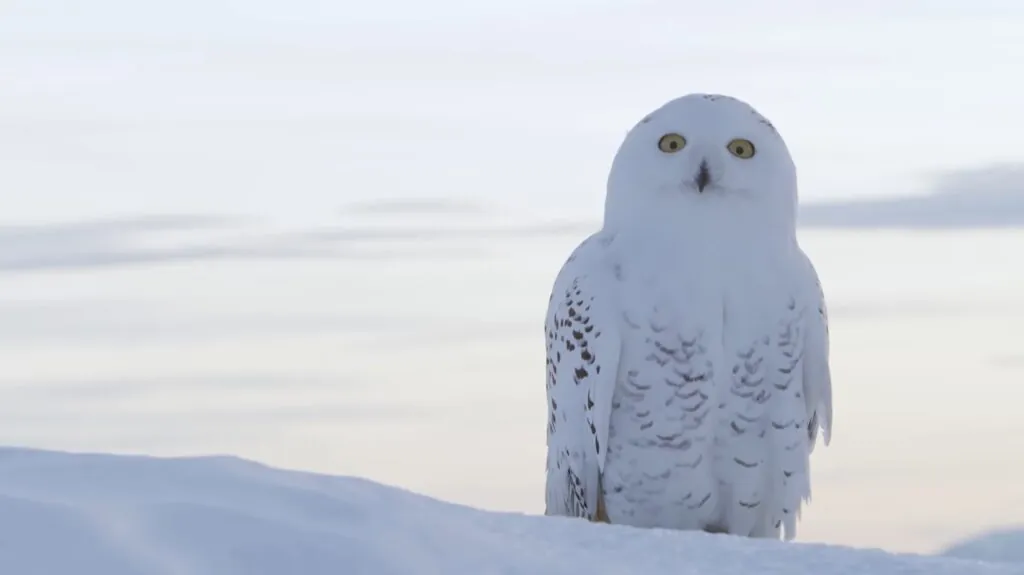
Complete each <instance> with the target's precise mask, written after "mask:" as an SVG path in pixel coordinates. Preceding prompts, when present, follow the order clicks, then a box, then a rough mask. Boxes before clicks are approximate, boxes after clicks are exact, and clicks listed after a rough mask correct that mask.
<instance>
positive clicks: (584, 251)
mask: <svg viewBox="0 0 1024 575" xmlns="http://www.w3.org/2000/svg"><path fill="white" fill-rule="evenodd" d="M608 243H609V239H608V238H607V237H605V236H603V235H602V234H601V233H598V234H595V235H593V236H591V237H590V238H588V239H587V240H585V241H584V242H583V243H582V244H580V246H579V247H578V248H576V250H575V251H574V252H573V254H572V255H571V256H569V259H568V260H567V261H566V263H565V264H564V265H563V266H562V270H561V271H560V272H559V274H558V277H557V279H556V280H555V284H554V288H553V289H552V292H551V298H550V300H549V303H548V310H547V320H546V322H545V331H546V338H547V399H548V430H547V445H548V457H547V487H546V497H545V499H546V508H545V514H546V515H562V516H570V517H585V518H587V519H590V520H594V519H597V518H598V507H599V504H598V501H599V494H600V490H601V487H600V478H601V472H602V471H603V469H604V461H605V449H606V447H607V444H608V423H609V417H610V414H611V408H612V392H613V391H614V389H615V379H616V372H617V368H618V363H619V355H620V351H621V339H620V333H619V329H618V328H619V326H618V319H619V316H618V314H617V313H616V311H615V310H616V309H617V306H616V303H615V301H614V299H613V297H614V292H613V291H612V289H611V288H612V286H613V284H614V282H615V281H616V280H615V276H614V272H613V270H612V268H611V267H610V266H609V265H608V263H607V260H606V258H605V257H604V256H605V251H606V250H607V246H608Z"/></svg>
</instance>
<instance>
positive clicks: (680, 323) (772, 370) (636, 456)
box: [545, 94, 832, 540]
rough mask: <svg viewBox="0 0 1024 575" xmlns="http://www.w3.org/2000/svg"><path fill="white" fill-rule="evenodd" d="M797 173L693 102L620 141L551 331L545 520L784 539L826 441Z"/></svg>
mask: <svg viewBox="0 0 1024 575" xmlns="http://www.w3.org/2000/svg"><path fill="white" fill-rule="evenodd" d="M796 207H797V183H796V168H795V166H794V164H793V161H792V159H791V158H790V155H789V152H788V150H787V148H786V145H785V143H784V142H783V141H782V138H781V137H780V135H779V134H778V132H777V131H776V129H775V128H774V127H773V126H772V124H771V123H770V122H769V121H768V120H766V119H765V118H764V117H763V116H761V114H759V113H758V112H757V111H756V110H754V109H753V108H752V107H750V106H749V105H748V104H746V103H744V102H742V101H740V100H737V99H735V98H732V97H728V96H720V95H710V94H690V95H687V96H683V97H681V98H677V99H675V100H672V101H670V102H668V103H667V104H665V105H663V106H662V107H661V108H659V109H658V110H656V111H654V112H652V113H651V114H650V115H648V116H647V117H645V118H644V119H643V120H642V121H640V123H638V124H637V125H636V126H634V127H633V128H632V129H631V130H630V131H629V133H628V134H627V135H626V137H625V140H624V141H623V143H622V145H621V146H620V148H619V150H618V152H617V153H616V155H615V158H614V160H613V162H612V166H611V171H610V174H609V176H608V186H607V194H606V197H605V205H604V224H603V227H602V229H601V230H600V231H598V232H597V233H595V234H594V235H592V236H590V237H589V238H587V239H586V240H585V241H583V243H581V244H580V245H579V246H578V247H577V248H576V250H575V251H574V252H573V253H572V255H570V256H569V258H568V260H567V261H566V262H565V264H564V265H563V267H562V269H561V271H560V272H559V273H558V276H557V278H556V279H555V283H554V288H553V290H552V293H551V298H550V300H549V303H548V311H547V317H546V326H545V327H546V329H545V331H546V338H547V400H548V405H547V410H548V420H547V446H548V454H547V485H546V494H545V495H546V511H545V513H546V514H547V515H561V516H572V517H584V518H587V519H589V520H591V521H602V522H609V523H616V524H624V525H632V526H635V527H660V528H666V529H687V530H704V531H708V532H716V533H730V534H734V535H742V536H748V537H767V538H779V537H784V538H785V539H786V540H790V539H792V538H793V537H795V535H796V523H797V517H798V515H799V513H800V509H801V506H802V504H803V502H804V501H805V500H808V499H809V498H810V491H811V489H810V477H809V471H810V470H809V457H810V454H811V452H812V450H813V449H814V445H815V441H816V439H817V435H818V428H819V427H820V428H821V430H822V435H823V440H824V442H825V444H826V445H827V444H828V442H829V436H830V434H831V427H832V383H831V374H830V369H829V364H828V354H829V341H828V317H827V312H826V308H825V301H824V296H823V293H822V290H821V284H820V283H819V281H818V276H817V272H816V271H815V269H814V267H813V265H812V264H811V262H810V260H809V259H808V258H807V256H806V255H805V254H804V252H803V251H802V250H801V249H800V246H799V245H798V243H797V238H796Z"/></svg>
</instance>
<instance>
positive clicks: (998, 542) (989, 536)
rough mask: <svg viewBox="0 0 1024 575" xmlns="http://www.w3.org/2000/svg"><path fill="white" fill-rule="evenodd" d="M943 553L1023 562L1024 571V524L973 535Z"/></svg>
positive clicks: (960, 556)
mask: <svg viewBox="0 0 1024 575" xmlns="http://www.w3.org/2000/svg"><path fill="white" fill-rule="evenodd" d="M942 554H943V555H945V556H947V557H959V558H962V559H980V560H983V561H1005V562H1008V563H1021V564H1022V567H1021V572H1024V525H1022V526H1020V527H1016V528H1010V529H999V530H996V531H992V532H990V533H985V534H982V535H979V536H977V537H972V538H970V539H967V540H964V541H961V542H959V543H957V544H955V545H952V546H950V547H948V548H947V549H946V550H945V551H943V553H942Z"/></svg>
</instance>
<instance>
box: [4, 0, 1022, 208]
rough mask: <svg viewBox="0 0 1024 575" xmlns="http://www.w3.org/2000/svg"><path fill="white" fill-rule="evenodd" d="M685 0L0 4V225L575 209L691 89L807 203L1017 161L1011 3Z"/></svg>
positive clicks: (1018, 47)
mask: <svg viewBox="0 0 1024 575" xmlns="http://www.w3.org/2000/svg"><path fill="white" fill-rule="evenodd" d="M703 6H704V7H702V5H701V4H698V3H693V2H678V1H670V0H663V1H661V0H638V1H634V2H626V1H620V2H611V1H607V0H606V1H594V0H588V1H583V0H543V1H541V0H527V1H517V2H502V3H497V2H469V1H462V2H459V1H455V0H436V1H432V2H420V1H419V0H402V1H395V0H392V1H381V2H359V3H354V2H340V3H339V2H329V1H327V0H320V1H314V0H290V1H288V2H284V1H279V2H270V1H267V0H260V1H251V0H248V1H244V2H243V1H240V0H236V1H230V0H181V1H176V2H173V3H172V2H164V3H159V4H158V3H156V2H139V1H137V0H92V1H89V2H85V1H83V0H79V1H75V0H49V1H40V0H14V1H13V2H7V3H5V7H4V9H3V17H2V18H0V70H3V75H4V80H5V81H4V83H3V86H2V87H0V157H2V158H3V159H4V161H3V169H2V170H0V200H2V205H3V210H2V212H0V223H3V222H8V223H9V222H14V221H25V220H33V221H42V220H55V219H74V218H78V217H85V216H94V215H133V214H139V213H154V212H155V213H161V212H168V211H189V212H193V211H200V212H207V211H210V212H242V213H257V214H265V215H272V216H273V217H275V218H277V219H281V220H289V221H299V222H306V221H310V220H318V219H322V218H324V217H325V216H326V215H329V214H331V213H332V210H333V209H335V208H336V207H337V206H340V205H342V204H344V203H346V202H348V201H352V200H355V199H363V198H380V197H391V196H396V197H458V198H468V199H471V200H473V201H478V202H482V203H493V204H497V205H503V206H507V207H508V208H509V209H510V210H511V211H508V212H506V213H520V212H523V213H527V212H528V213H531V214H535V215H536V214H540V215H546V214H551V213H566V214H572V215H577V216H583V217H586V218H587V219H596V217H597V216H598V214H599V210H600V206H601V198H602V195H603V191H604V181H605V176H606V171H607V166H608V163H609V161H610V159H611V156H612V154H613V153H614V150H615V148H616V146H617V145H618V143H619V141H620V138H621V136H622V135H623V134H624V133H625V131H626V130H627V129H628V128H629V127H630V126H631V125H632V123H633V122H635V121H636V120H637V119H639V118H640V117H641V116H642V115H643V114H644V113H645V112H647V111H649V110H650V109H652V108H654V107H656V106H658V105H660V104H661V103H663V102H664V101H666V100H668V99H670V98H673V97H675V96H677V95H681V94H683V93H687V92H693V91H713V92H725V93H730V94H733V95H736V96H738V97H741V98H743V99H746V100H747V101H749V102H750V103H752V104H753V105H754V106H755V107H757V108H759V109H760V110H761V111H762V112H763V113H764V114H765V115H767V116H768V117H769V118H770V119H771V120H772V121H773V122H774V123H775V125H776V126H777V127H778V128H779V129H780V130H781V132H782V134H783V136H784V137H785V138H786V139H787V141H788V143H789V146H790V148H791V151H792V153H793V155H794V157H795V159H796V161H797V164H798V166H799V169H800V177H801V187H802V188H801V189H802V194H803V197H804V198H805V199H809V200H815V199H828V198H834V197H866V196H871V195H887V194H907V193H919V192H921V191H923V188H922V186H923V185H924V180H923V178H924V177H926V176H927V175H928V174H930V173H932V172H934V171H936V170H944V169H950V168H970V167H977V166H979V165H985V164H989V163H994V162H1012V161H1018V160H1020V159H1021V156H1024V152H1022V151H1021V150H1022V148H1021V146H1020V142H1019V134H1020V133H1022V132H1024V114H1020V113H1019V111H1018V110H1019V105H1020V104H1019V103H1020V102H1021V101H1024V82H1019V81H1018V80H1017V79H1016V76H1017V74H1016V73H1014V72H1013V70H1014V69H1016V68H1017V67H1019V64H1020V62H1022V61H1024V35H1021V34H1020V30H1022V29H1024V5H1022V4H1019V3H1017V2H1011V1H1009V0H1005V1H1002V2H996V1H991V0H978V1H973V2H961V1H956V2H954V1H945V0H927V1H925V0H915V1H904V2H898V3H897V2H890V1H881V0H873V1H865V2H857V3H838V2H836V3H832V2H828V3H826V2H820V1H819V0H778V1H776V2H772V3H765V2H760V1H754V0H746V1H736V2H729V3H714V2H708V3H705V4H703Z"/></svg>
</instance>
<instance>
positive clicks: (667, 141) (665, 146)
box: [658, 134, 686, 154]
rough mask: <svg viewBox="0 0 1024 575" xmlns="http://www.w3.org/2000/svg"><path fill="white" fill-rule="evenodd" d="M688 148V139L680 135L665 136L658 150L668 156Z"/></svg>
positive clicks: (659, 141) (659, 143) (659, 142)
mask: <svg viewBox="0 0 1024 575" xmlns="http://www.w3.org/2000/svg"><path fill="white" fill-rule="evenodd" d="M684 146H686V138H684V137H682V136H680V135H679V134H665V135H664V136H662V137H661V139H660V140H658V149H659V150H661V151H662V152H665V153H666V154H674V153H676V152H678V151H679V150H682V149H683V147H684Z"/></svg>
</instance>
